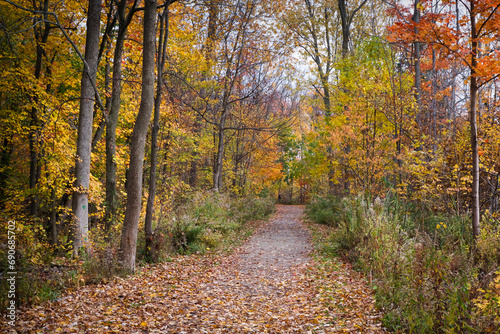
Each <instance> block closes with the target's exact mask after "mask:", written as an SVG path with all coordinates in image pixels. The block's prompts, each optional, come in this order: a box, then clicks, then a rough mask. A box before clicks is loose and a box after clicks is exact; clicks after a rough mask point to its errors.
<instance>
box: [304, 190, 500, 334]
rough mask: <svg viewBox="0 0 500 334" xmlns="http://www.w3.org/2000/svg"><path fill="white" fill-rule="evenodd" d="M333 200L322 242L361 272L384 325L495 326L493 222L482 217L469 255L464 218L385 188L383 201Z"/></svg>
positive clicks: (422, 328) (436, 329)
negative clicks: (332, 216)
mask: <svg viewBox="0 0 500 334" xmlns="http://www.w3.org/2000/svg"><path fill="white" fill-rule="evenodd" d="M319 202H321V201H319V200H318V201H317V203H319ZM323 202H326V200H325V201H323ZM340 203H341V205H339V206H337V207H340V208H341V212H339V213H337V214H336V217H338V218H337V219H338V220H337V221H338V223H337V227H336V228H335V229H334V231H333V232H332V234H331V236H330V238H329V240H330V243H331V245H332V248H333V249H335V252H336V254H339V255H342V256H346V257H347V258H348V259H349V260H350V261H353V262H354V264H355V265H356V267H357V268H359V269H361V270H363V271H364V272H365V274H366V275H367V276H368V278H369V280H370V282H371V283H372V285H373V286H374V290H375V296H376V300H377V304H378V306H379V307H380V308H381V309H382V310H383V311H384V313H385V317H384V319H383V321H384V325H385V326H386V327H387V328H388V329H391V330H396V331H401V330H402V331H406V332H416V333H469V332H471V333H472V332H478V331H479V332H487V331H489V330H491V329H492V328H498V324H499V321H500V315H499V313H498V309H499V305H500V304H499V303H500V293H499V292H498V291H499V290H500V284H499V282H500V278H499V277H498V276H497V277H496V278H495V275H492V273H494V271H495V270H497V271H498V265H499V262H498V261H499V254H500V244H499V242H500V233H499V231H500V226H499V225H498V222H497V221H495V220H494V219H492V218H491V217H490V218H487V217H483V221H482V232H481V236H480V238H479V239H478V241H477V253H476V254H474V253H473V252H471V249H472V248H473V247H472V245H473V240H472V238H471V234H472V233H471V231H470V220H469V218H468V217H464V216H460V217H459V216H446V215H444V214H432V212H431V211H430V210H425V209H423V208H421V207H418V206H414V205H409V204H405V203H401V202H399V201H398V199H397V198H395V197H393V196H392V195H391V194H389V195H388V196H387V197H386V199H385V201H384V202H382V201H381V200H380V199H376V200H375V201H374V203H370V202H369V201H367V200H366V199H365V198H364V197H359V196H358V197H350V198H344V199H342V200H341V201H340ZM315 206H316V207H318V205H317V204H315ZM417 208H418V210H419V212H415V211H414V210H417ZM313 212H314V213H316V212H318V210H316V211H313ZM314 213H313V214H312V215H310V217H311V216H313V217H314ZM492 270H493V271H492ZM497 275H498V274H497ZM494 278H495V279H494ZM481 287H482V288H481Z"/></svg>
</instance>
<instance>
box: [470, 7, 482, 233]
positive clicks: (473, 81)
mask: <svg viewBox="0 0 500 334" xmlns="http://www.w3.org/2000/svg"><path fill="white" fill-rule="evenodd" d="M470 4H471V8H470V21H471V40H472V45H471V46H472V50H471V73H470V109H469V111H470V112H469V123H470V140H471V149H472V234H473V236H474V239H477V237H478V236H479V227H480V226H479V223H480V221H479V220H480V211H479V210H480V207H479V150H478V141H477V119H476V117H477V115H476V98H477V91H478V88H479V87H478V83H477V75H476V68H477V56H478V51H479V50H478V42H477V38H478V36H477V31H476V13H475V8H474V4H475V1H474V0H473V1H471V2H470Z"/></svg>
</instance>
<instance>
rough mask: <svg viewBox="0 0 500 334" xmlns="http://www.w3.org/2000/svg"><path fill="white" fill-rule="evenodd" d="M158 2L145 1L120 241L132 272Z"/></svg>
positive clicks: (150, 104) (126, 265) (151, 95)
mask: <svg viewBox="0 0 500 334" xmlns="http://www.w3.org/2000/svg"><path fill="white" fill-rule="evenodd" d="M156 4H157V1H156V0H146V1H145V9H144V23H143V26H144V38H143V40H144V42H143V43H144V48H143V66H142V91H141V104H140V107H139V113H138V114H137V119H136V122H135V125H134V130H133V132H132V139H131V143H130V163H129V173H128V180H127V204H126V208H125V219H124V221H123V229H122V235H121V242H120V257H121V261H122V266H123V268H124V269H126V270H128V271H131V272H133V271H134V270H135V258H136V250H137V232H138V231H137V228H138V225H139V218H140V214H141V197H142V174H143V170H142V169H143V161H144V150H145V145H146V135H147V132H148V125H149V123H150V119H151V114H152V111H153V105H154V92H155V90H154V83H155V71H154V69H155V53H156V44H155V40H156Z"/></svg>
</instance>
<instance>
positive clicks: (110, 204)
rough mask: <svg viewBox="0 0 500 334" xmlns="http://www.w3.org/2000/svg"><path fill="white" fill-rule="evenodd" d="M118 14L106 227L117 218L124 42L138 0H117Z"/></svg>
mask: <svg viewBox="0 0 500 334" xmlns="http://www.w3.org/2000/svg"><path fill="white" fill-rule="evenodd" d="M115 2H116V3H117V5H116V7H117V8H116V12H117V13H116V15H117V16H118V34H117V36H116V43H115V51H114V56H113V79H112V88H111V106H110V109H109V116H108V122H107V123H108V124H107V126H106V214H105V220H106V229H108V230H109V229H110V228H111V226H113V225H114V223H115V220H116V210H117V202H116V127H117V124H118V116H119V114H120V107H121V92H122V58H123V51H124V50H123V44H124V42H125V38H126V37H127V30H128V27H129V25H130V22H131V21H132V18H133V16H134V13H135V12H136V9H137V0H134V1H133V2H132V4H131V6H130V8H128V12H127V4H129V3H130V2H129V1H126V0H121V1H115Z"/></svg>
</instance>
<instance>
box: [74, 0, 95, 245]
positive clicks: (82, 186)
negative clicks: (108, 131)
mask: <svg viewBox="0 0 500 334" xmlns="http://www.w3.org/2000/svg"><path fill="white" fill-rule="evenodd" d="M100 26H101V0H90V1H89V6H88V17H87V39H86V43H85V61H86V66H84V68H83V74H82V81H81V98H80V113H79V118H78V139H77V144H76V145H77V149H76V163H75V183H74V191H73V215H74V232H73V233H74V241H73V247H74V255H78V251H79V248H80V247H82V246H83V247H85V248H89V247H90V244H89V242H88V237H87V234H88V220H89V216H88V214H89V200H88V192H89V185H90V155H91V149H92V123H93V119H94V96H95V92H94V88H93V85H92V83H93V82H95V78H96V75H97V63H98V55H99V32H100Z"/></svg>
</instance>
